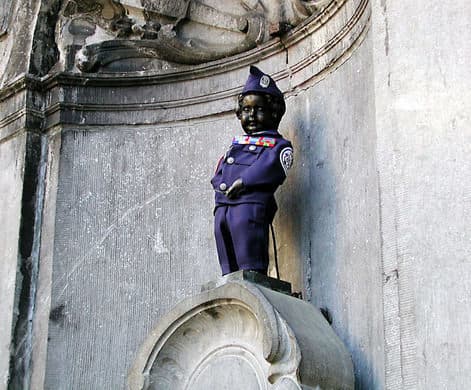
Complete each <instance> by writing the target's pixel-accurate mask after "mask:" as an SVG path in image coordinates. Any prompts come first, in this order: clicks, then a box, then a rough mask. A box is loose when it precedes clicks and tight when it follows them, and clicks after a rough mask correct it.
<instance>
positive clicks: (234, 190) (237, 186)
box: [226, 178, 245, 199]
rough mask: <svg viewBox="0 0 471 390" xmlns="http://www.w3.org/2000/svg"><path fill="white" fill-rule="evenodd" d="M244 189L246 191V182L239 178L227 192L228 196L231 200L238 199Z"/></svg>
mask: <svg viewBox="0 0 471 390" xmlns="http://www.w3.org/2000/svg"><path fill="white" fill-rule="evenodd" d="M244 189H245V186H244V182H243V181H242V179H241V178H239V179H237V180H236V181H234V183H232V185H231V186H230V187H229V189H228V190H227V191H226V196H227V197H228V198H229V199H234V198H237V197H238V196H239V195H240V194H241V192H242V191H243V190H244Z"/></svg>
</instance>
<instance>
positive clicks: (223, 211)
mask: <svg viewBox="0 0 471 390" xmlns="http://www.w3.org/2000/svg"><path fill="white" fill-rule="evenodd" d="M292 158H293V149H292V146H291V143H290V142H289V141H287V140H285V139H284V138H283V137H282V136H281V134H280V133H278V131H276V130H267V131H263V132H258V133H256V134H252V135H250V136H249V135H246V136H239V137H234V139H233V141H232V145H231V147H230V148H229V150H228V151H227V152H226V154H225V155H224V157H222V158H221V160H220V161H219V164H218V167H217V169H216V173H215V175H214V177H213V178H212V180H211V183H212V185H213V188H214V190H215V191H216V195H215V198H216V199H215V200H216V207H215V212H214V215H215V226H214V228H215V229H214V231H215V238H216V247H217V251H218V256H219V262H220V264H221V269H222V273H223V275H225V274H227V273H230V272H234V271H237V270H240V269H250V270H258V271H260V272H263V273H266V272H267V269H268V242H269V225H270V223H271V222H272V221H273V217H274V216H275V213H276V210H277V205H276V201H275V198H274V192H275V191H276V189H277V188H278V186H279V185H280V184H282V183H283V181H284V180H285V178H286V173H287V170H288V169H289V168H290V167H291V164H292ZM238 178H241V179H242V181H243V183H244V188H245V189H244V191H243V192H242V193H241V194H240V195H239V196H238V197H237V198H234V199H229V198H227V197H226V196H225V194H224V191H226V190H227V189H228V188H229V187H230V186H231V185H232V183H233V182H234V181H235V180H236V179H238Z"/></svg>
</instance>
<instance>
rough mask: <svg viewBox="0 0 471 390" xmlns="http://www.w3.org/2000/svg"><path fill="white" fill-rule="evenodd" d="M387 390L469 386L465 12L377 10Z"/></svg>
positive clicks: (380, 4) (422, 5)
mask: <svg viewBox="0 0 471 390" xmlns="http://www.w3.org/2000/svg"><path fill="white" fill-rule="evenodd" d="M373 4H374V7H373V10H374V12H373V37H374V49H373V53H374V66H375V95H376V99H375V104H376V127H377V135H378V169H379V174H380V191H381V220H382V225H381V232H382V238H381V241H382V243H383V245H382V259H383V283H384V298H383V299H384V317H385V343H386V350H385V351H386V388H387V389H398V388H401V389H430V388H440V389H445V388H448V389H465V388H469V387H470V386H471V352H470V351H471V348H470V340H471V337H470V336H471V334H470V327H469V324H470V322H471V314H470V313H471V311H470V299H471V294H470V283H469V280H470V277H471V273H470V272H471V268H470V267H469V259H470V254H471V243H470V237H471V230H470V226H471V214H470V206H471V202H470V199H471V198H470V191H471V187H470V180H469V177H470V172H471V162H470V161H471V160H470V158H469V156H470V153H471V131H470V128H469V123H470V120H471V108H470V107H471V106H470V101H471V95H470V90H471V78H470V77H469V63H470V60H471V47H470V45H469V44H468V42H469V41H470V39H471V24H470V19H469V15H470V14H471V4H470V3H469V2H468V1H464V0H459V1H452V2H447V3H446V4H444V3H443V2H440V1H437V0H433V1H401V2H394V1H389V0H382V1H374V2H373Z"/></svg>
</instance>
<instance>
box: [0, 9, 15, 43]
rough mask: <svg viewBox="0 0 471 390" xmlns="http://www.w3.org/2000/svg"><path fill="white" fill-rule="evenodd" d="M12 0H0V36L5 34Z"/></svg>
mask: <svg viewBox="0 0 471 390" xmlns="http://www.w3.org/2000/svg"><path fill="white" fill-rule="evenodd" d="M13 4H14V1H2V2H0V37H1V36H3V35H5V34H6V33H7V30H8V24H9V23H10V14H11V9H12V7H13Z"/></svg>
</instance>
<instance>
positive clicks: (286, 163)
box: [280, 146, 294, 175]
mask: <svg viewBox="0 0 471 390" xmlns="http://www.w3.org/2000/svg"><path fill="white" fill-rule="evenodd" d="M293 159H294V156H293V148H292V147H290V146H288V147H286V148H284V149H283V150H282V151H281V153H280V162H281V166H282V167H283V170H284V171H285V175H288V170H289V169H290V168H291V167H292V166H293Z"/></svg>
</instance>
